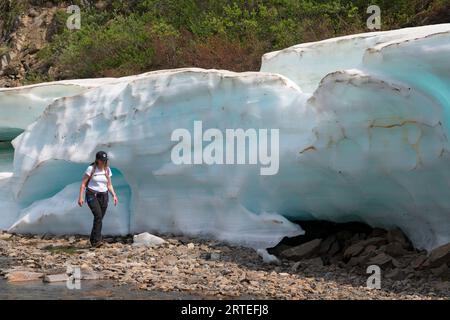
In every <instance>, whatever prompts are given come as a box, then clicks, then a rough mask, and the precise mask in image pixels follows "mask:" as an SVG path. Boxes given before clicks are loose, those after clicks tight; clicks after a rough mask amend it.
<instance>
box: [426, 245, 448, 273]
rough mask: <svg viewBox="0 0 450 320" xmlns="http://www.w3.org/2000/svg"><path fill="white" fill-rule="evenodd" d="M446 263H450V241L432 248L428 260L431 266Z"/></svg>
mask: <svg viewBox="0 0 450 320" xmlns="http://www.w3.org/2000/svg"><path fill="white" fill-rule="evenodd" d="M444 263H446V264H448V265H450V243H447V244H445V245H443V246H440V247H437V248H436V249H434V250H432V251H431V253H430V256H429V257H428V260H427V264H428V265H429V266H430V268H435V267H439V266H441V265H442V264H444Z"/></svg>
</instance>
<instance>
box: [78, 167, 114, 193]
mask: <svg viewBox="0 0 450 320" xmlns="http://www.w3.org/2000/svg"><path fill="white" fill-rule="evenodd" d="M108 171H109V176H110V177H111V176H112V172H111V169H110V168H108ZM91 173H92V166H89V167H88V168H87V169H86V171H85V174H87V175H88V176H91ZM88 188H89V189H91V190H93V191H96V192H107V191H108V179H107V178H106V175H105V170H99V169H98V168H97V167H96V168H95V172H94V174H93V175H92V177H91V180H89V183H88Z"/></svg>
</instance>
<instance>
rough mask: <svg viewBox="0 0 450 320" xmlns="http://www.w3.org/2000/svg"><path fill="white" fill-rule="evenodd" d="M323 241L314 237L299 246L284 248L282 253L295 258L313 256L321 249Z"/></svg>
mask: <svg viewBox="0 0 450 320" xmlns="http://www.w3.org/2000/svg"><path fill="white" fill-rule="evenodd" d="M321 243H322V239H314V240H312V241H309V242H306V243H303V244H301V245H299V246H295V247H293V248H290V249H287V250H284V251H283V252H282V253H281V256H282V257H284V258H288V259H294V260H300V259H306V258H311V257H312V256H313V255H314V254H315V253H317V252H318V251H319V249H320V244H321Z"/></svg>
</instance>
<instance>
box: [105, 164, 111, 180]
mask: <svg viewBox="0 0 450 320" xmlns="http://www.w3.org/2000/svg"><path fill="white" fill-rule="evenodd" d="M110 170H111V169H109V166H108V167H106V168H105V176H106V180H108V183H109V184H110V183H111V177H110V176H109V174H110V172H111V171H110Z"/></svg>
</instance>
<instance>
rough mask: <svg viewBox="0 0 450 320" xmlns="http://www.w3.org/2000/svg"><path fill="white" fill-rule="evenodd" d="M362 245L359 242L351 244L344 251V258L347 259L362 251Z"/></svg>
mask: <svg viewBox="0 0 450 320" xmlns="http://www.w3.org/2000/svg"><path fill="white" fill-rule="evenodd" d="M363 250H364V246H363V245H362V244H361V243H356V244H354V245H351V246H350V247H348V248H347V249H345V251H344V258H346V259H348V258H351V257H354V256H357V255H359V254H360V253H361V252H363Z"/></svg>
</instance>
